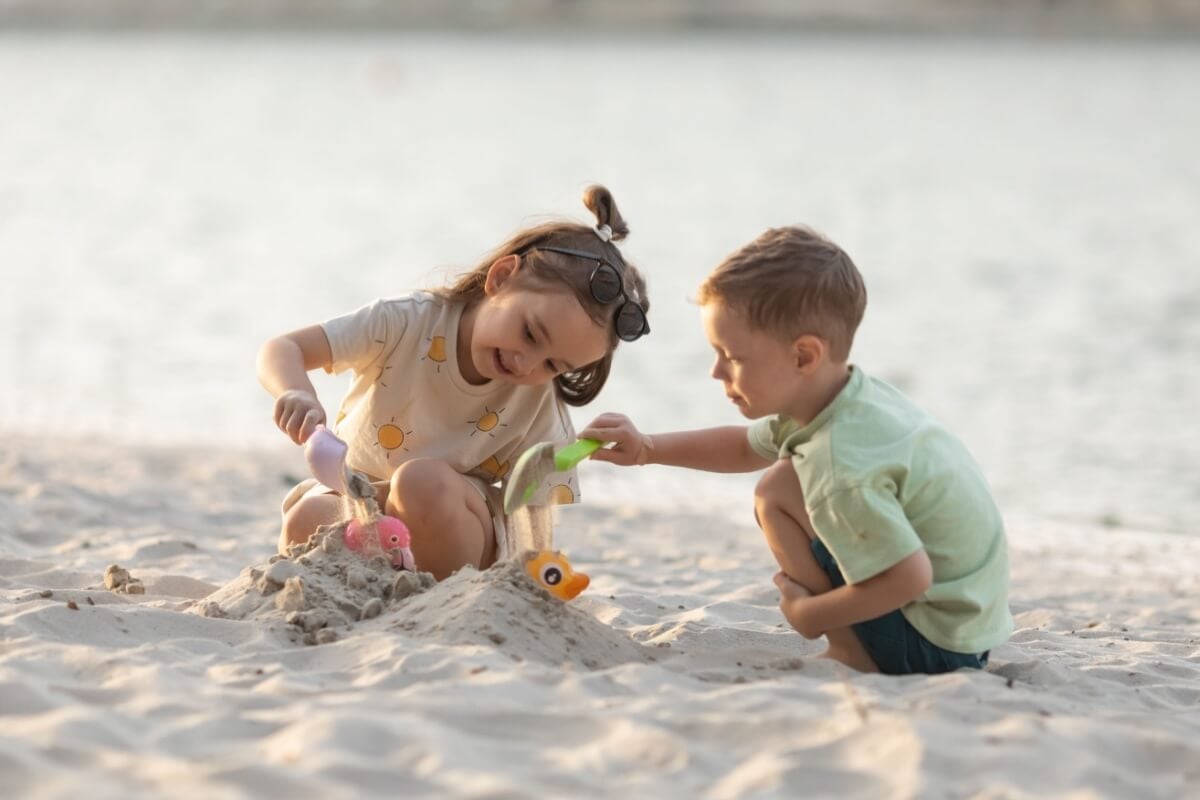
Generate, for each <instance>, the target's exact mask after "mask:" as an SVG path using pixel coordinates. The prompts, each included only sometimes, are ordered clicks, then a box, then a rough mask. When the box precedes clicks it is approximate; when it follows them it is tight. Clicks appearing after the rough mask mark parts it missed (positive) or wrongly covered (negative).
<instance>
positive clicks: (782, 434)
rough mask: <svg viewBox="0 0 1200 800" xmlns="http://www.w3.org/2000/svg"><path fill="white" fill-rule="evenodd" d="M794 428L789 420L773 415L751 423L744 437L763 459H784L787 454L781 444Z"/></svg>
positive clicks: (793, 424)
mask: <svg viewBox="0 0 1200 800" xmlns="http://www.w3.org/2000/svg"><path fill="white" fill-rule="evenodd" d="M794 428H795V423H793V422H792V421H791V420H788V419H784V418H782V417H780V416H779V415H778V414H773V415H772V416H769V417H763V418H762V419H758V420H755V421H754V422H753V423H751V425H750V428H749V430H748V431H747V433H746V436H747V437H748V439H749V441H750V447H751V448H752V449H753V450H754V452H756V453H758V454H759V455H760V456H762V457H763V458H768V459H772V460H773V459H777V458H786V457H787V456H788V453H787V452H786V451H784V450H783V443H784V441H786V440H787V438H788V436H789V435H791V433H792V432H793V429H794Z"/></svg>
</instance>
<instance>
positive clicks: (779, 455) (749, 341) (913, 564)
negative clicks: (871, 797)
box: [580, 227, 1012, 674]
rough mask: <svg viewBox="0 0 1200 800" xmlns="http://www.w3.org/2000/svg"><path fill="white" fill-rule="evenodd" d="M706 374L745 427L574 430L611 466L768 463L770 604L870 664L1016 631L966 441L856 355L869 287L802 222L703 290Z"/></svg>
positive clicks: (931, 661) (925, 663)
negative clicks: (853, 358) (773, 566)
mask: <svg viewBox="0 0 1200 800" xmlns="http://www.w3.org/2000/svg"><path fill="white" fill-rule="evenodd" d="M699 303H700V306H701V314H702V316H703V320H704V328H705V333H706V335H707V336H708V340H709V342H710V343H711V344H712V346H713V349H714V350H715V351H716V362H715V363H714V365H713V368H712V376H713V377H714V378H716V379H717V380H719V381H721V383H722V385H723V386H724V389H725V394H726V395H727V396H728V397H729V399H730V400H732V401H733V403H734V405H736V406H737V408H738V410H739V411H741V412H742V414H743V415H744V416H745V417H747V418H748V419H752V420H756V422H754V423H753V424H752V425H751V426H749V427H748V428H747V427H744V426H730V427H722V428H713V429H709V430H702V431H687V432H677V433H663V434H655V435H654V436H653V437H651V436H648V435H646V434H643V433H641V432H639V431H638V429H637V428H636V427H635V426H634V425H633V423H632V422H630V421H629V420H628V419H626V418H625V417H623V416H621V415H618V414H605V415H602V416H600V417H598V418H597V419H596V420H595V421H593V422H592V424H591V426H590V427H589V428H588V429H586V430H584V431H583V432H582V433H581V434H580V436H583V437H589V438H595V439H601V440H603V441H606V442H614V443H615V444H614V445H613V447H611V448H609V449H602V450H599V451H597V453H596V454H595V455H594V456H593V458H595V459H596V460H598V461H609V462H612V463H614V464H620V465H632V464H639V465H640V464H649V463H656V464H667V465H672V466H681V467H691V468H693V469H703V470H708V471H711V472H749V471H754V470H759V469H762V468H764V467H767V468H768V469H767V471H766V473H765V475H764V476H763V478H762V480H760V481H759V483H758V487H757V489H756V491H755V498H754V507H755V516H756V518H757V520H758V524H759V526H760V527H761V528H762V530H763V533H764V534H765V536H766V539H767V544H768V546H770V548H771V552H772V553H773V554H774V556H775V560H776V561H777V562H778V563H779V567H780V569H781V572H779V573H778V574H776V575H775V583H776V585H777V586H778V587H779V592H780V598H781V599H780V604H779V605H780V609H781V610H782V612H783V615H784V617H785V618H786V619H787V621H788V622H789V623H790V624H791V625H792V627H793V628H795V629H796V630H797V631H799V632H800V634H801V635H803V636H804V637H805V638H808V639H815V638H817V637H819V636H821V635H824V636H825V637H826V638H827V639H828V641H829V649H828V650H827V651H826V653H825V655H826V656H828V657H830V658H834V659H837V660H838V661H841V662H843V663H845V664H847V665H849V666H851V667H853V668H855V669H857V670H860V671H863V672H875V671H881V672H886V673H890V674H908V673H939V672H947V671H950V670H954V669H958V668H959V667H976V668H982V667H983V666H985V665H986V664H987V657H988V651H989V650H990V648H992V647H994V646H996V645H997V644H1000V643H1001V642H1003V641H1005V640H1006V639H1007V638H1008V636H1009V634H1010V633H1011V632H1012V617H1011V615H1010V614H1009V610H1008V556H1007V549H1006V544H1005V537H1004V527H1003V523H1002V521H1001V518H1000V513H999V511H998V510H997V508H996V505H995V503H994V502H993V500H992V497H991V494H990V492H989V490H988V487H987V484H986V482H985V480H984V477H983V475H982V473H981V472H980V469H979V467H978V466H977V465H976V464H975V462H974V461H973V460H972V459H971V456H970V455H969V454H968V453H967V451H966V449H965V448H964V447H963V445H962V444H961V443H960V442H959V441H958V440H957V439H956V438H955V437H954V436H952V435H951V434H950V433H949V432H947V431H946V430H945V429H944V428H943V427H941V425H939V424H938V423H937V422H936V421H934V420H933V419H932V418H930V417H929V416H928V415H927V414H925V413H924V412H922V411H921V410H920V409H918V408H917V407H916V406H915V405H913V404H912V402H911V401H910V400H908V399H907V398H906V397H904V396H903V395H902V394H901V393H900V392H898V391H897V390H896V389H894V388H892V387H891V386H889V385H888V384H886V383H884V382H883V381H880V380H877V379H875V378H871V377H869V376H868V375H866V374H865V373H864V372H863V371H862V370H861V369H860V368H859V367H857V366H853V365H851V364H850V363H849V360H848V359H849V355H850V346H851V343H852V342H853V339H854V333H855V331H856V330H857V329H858V325H859V323H860V322H861V321H862V315H863V310H864V309H865V307H866V289H865V288H864V286H863V281H862V277H861V276H860V275H859V273H858V270H857V269H856V268H855V266H854V263H853V262H852V261H851V260H850V257H849V256H847V255H846V253H845V252H843V251H842V249H841V248H839V247H838V246H837V245H835V244H833V243H832V242H830V241H828V240H826V239H824V238H823V237H821V236H820V235H819V234H817V233H815V232H813V231H811V230H809V229H807V228H802V227H789V228H777V229H772V230H768V231H767V232H766V233H764V234H763V235H762V236H760V237H759V238H758V239H756V240H755V241H753V242H751V243H750V244H749V245H747V246H745V247H743V248H742V249H741V250H739V251H737V252H735V253H734V254H733V255H731V256H729V257H728V258H727V259H725V261H724V262H723V263H722V264H721V265H720V266H719V267H717V268H716V269H715V270H714V271H713V272H712V274H710V275H709V276H708V278H707V279H706V280H705V281H704V283H703V284H702V285H701V287H700V295H699Z"/></svg>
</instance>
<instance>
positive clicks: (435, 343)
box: [421, 336, 446, 372]
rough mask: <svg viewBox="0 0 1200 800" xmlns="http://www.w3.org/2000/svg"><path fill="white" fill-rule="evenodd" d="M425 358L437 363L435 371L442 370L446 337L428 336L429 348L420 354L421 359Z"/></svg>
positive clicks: (444, 361) (444, 360)
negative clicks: (423, 353)
mask: <svg viewBox="0 0 1200 800" xmlns="http://www.w3.org/2000/svg"><path fill="white" fill-rule="evenodd" d="M426 359H428V360H430V361H432V362H434V363H435V364H437V371H438V372H441V371H442V364H445V363H446V337H445V336H431V337H430V338H429V349H428V350H427V351H425V355H423V356H421V360H422V361H425V360H426Z"/></svg>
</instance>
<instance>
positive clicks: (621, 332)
mask: <svg viewBox="0 0 1200 800" xmlns="http://www.w3.org/2000/svg"><path fill="white" fill-rule="evenodd" d="M616 326H617V337H618V338H620V339H622V340H623V341H626V342H632V341H634V340H635V339H639V338H641V336H642V335H643V334H645V333H647V332H648V331H649V330H650V326H649V325H647V324H646V312H644V311H642V308H641V306H639V305H637V304H636V303H624V304H622V305H621V307H620V309H618V310H617V319H616Z"/></svg>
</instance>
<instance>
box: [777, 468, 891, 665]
mask: <svg viewBox="0 0 1200 800" xmlns="http://www.w3.org/2000/svg"><path fill="white" fill-rule="evenodd" d="M754 516H755V517H756V518H757V520H758V526H759V527H760V528H762V531H763V535H764V536H766V539H767V546H768V547H770V548H771V552H772V553H773V554H774V555H775V561H776V563H778V564H779V568H780V569H782V570H783V572H784V574H785V575H786V576H787V577H788V578H789V579H790V580H791V581H792V582H794V583H795V584H796V585H797V589H795V590H792V589H790V588H789V587H788V586H787V582H783V585H781V586H780V594H781V595H782V597H783V601H782V602H781V603H780V610H781V611H782V612H783V615H784V618H785V619H787V620H788V622H789V624H793V623H792V618H793V617H792V615H790V614H789V610H788V609H789V608H791V607H794V606H795V605H796V604H797V603H800V602H803V599H804V597H805V596H807V595H812V594H824V593H825V592H828V591H829V590H831V589H832V588H833V584H832V583H831V582H830V580H829V576H828V575H826V574H825V570H824V569H822V568H821V565H820V564H818V563H817V559H816V557H815V556H814V555H813V553H812V544H811V542H812V540H813V539H815V538H816V533H815V532H814V531H813V527H812V522H811V521H809V518H808V511H807V510H806V509H805V508H804V492H803V490H802V489H801V488H800V479H799V478H798V477H796V471H795V469H793V468H792V462H791V461H790V460H789V459H780V460H779V461H777V462H776V463H775V464H774V465H773V466H771V467H770V468H768V469H767V471H766V473H765V474H764V475H763V477H762V480H760V481H759V482H758V486H757V487H756V488H755V490H754ZM793 627H795V625H794V624H793ZM825 638H826V639H828V640H829V649H828V650H827V651H825V652H824V653H822V656H823V657H826V658H832V659H836V660H837V661H840V662H842V663H843V664H845V665H847V666H849V667H853V668H854V669H856V670H858V671H859V672H878V671H879V668H878V667H877V666H876V665H875V662H874V660H872V658H871V656H870V654H869V653H868V652H867V650H866V648H865V647H863V645H862V641H861V640H859V638H858V635H857V634H856V633H855V632H854V629H853V628H839V629H837V630H831V631H826V632H825Z"/></svg>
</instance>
